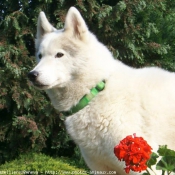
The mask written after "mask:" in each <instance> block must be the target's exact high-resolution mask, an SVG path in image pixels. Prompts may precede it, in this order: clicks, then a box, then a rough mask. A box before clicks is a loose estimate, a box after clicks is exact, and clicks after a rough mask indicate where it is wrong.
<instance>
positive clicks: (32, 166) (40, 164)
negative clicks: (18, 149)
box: [0, 153, 88, 175]
mask: <svg viewBox="0 0 175 175" xmlns="http://www.w3.org/2000/svg"><path fill="white" fill-rule="evenodd" d="M0 174H9V175H11V174H15V175H21V174H39V175H50V174H58V175H65V174H68V175H70V174H75V175H76V174H80V175H81V174H82V175H87V174H88V170H87V169H83V168H79V167H77V166H75V162H74V161H73V160H70V159H65V158H52V157H49V156H46V155H44V154H41V153H38V154H37V153H29V154H25V155H21V156H20V157H19V158H17V159H15V160H13V161H11V162H6V163H5V164H3V165H1V166H0Z"/></svg>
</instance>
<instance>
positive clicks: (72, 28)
mask: <svg viewBox="0 0 175 175" xmlns="http://www.w3.org/2000/svg"><path fill="white" fill-rule="evenodd" d="M64 30H65V32H68V33H70V34H71V35H73V36H74V37H76V38H79V39H81V40H85V39H86V38H87V35H88V27H87V25H86V23H85V21H84V19H83V18H82V16H81V14H80V12H79V11H78V10H77V9H76V8H75V7H71V8H70V9H69V11H68V13H67V16H66V20H65V26H64Z"/></svg>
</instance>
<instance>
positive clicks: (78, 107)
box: [62, 81, 105, 116]
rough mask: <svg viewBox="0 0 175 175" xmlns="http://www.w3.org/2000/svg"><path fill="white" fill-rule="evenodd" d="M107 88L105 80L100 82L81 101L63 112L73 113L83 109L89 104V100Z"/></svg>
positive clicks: (65, 113)
mask: <svg viewBox="0 0 175 175" xmlns="http://www.w3.org/2000/svg"><path fill="white" fill-rule="evenodd" d="M104 88H105V81H101V82H99V83H98V84H97V85H96V86H95V87H94V88H92V89H91V90H90V93H89V94H86V95H84V96H83V97H82V98H81V99H80V101H79V103H78V104H77V105H75V106H73V107H72V108H71V109H70V110H69V111H65V112H62V114H63V115H64V116H69V115H72V114H74V113H76V112H78V111H80V110H81V109H83V108H84V107H85V106H87V105H88V104H89V102H90V101H91V100H92V99H93V98H94V97H95V96H96V95H97V94H98V93H99V92H100V91H102V90H103V89H104Z"/></svg>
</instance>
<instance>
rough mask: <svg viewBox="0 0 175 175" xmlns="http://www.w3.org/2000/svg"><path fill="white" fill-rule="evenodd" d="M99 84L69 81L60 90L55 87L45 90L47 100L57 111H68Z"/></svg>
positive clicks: (95, 82)
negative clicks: (49, 100) (48, 99)
mask: <svg viewBox="0 0 175 175" xmlns="http://www.w3.org/2000/svg"><path fill="white" fill-rule="evenodd" d="M97 83H99V80H98V81H94V82H93V83H92V82H91V84H90V83H88V81H86V83H84V82H82V81H76V80H73V81H71V82H70V83H69V84H68V85H67V86H66V87H63V88H60V87H55V88H52V89H48V90H46V93H47V94H48V96H49V98H50V99H51V102H52V105H53V106H54V108H55V109H56V110H58V111H69V110H70V109H71V108H72V107H73V106H75V105H77V103H78V102H79V101H80V99H81V98H82V97H83V96H84V95H86V94H89V93H90V90H91V89H92V88H93V87H95V86H96V84H97Z"/></svg>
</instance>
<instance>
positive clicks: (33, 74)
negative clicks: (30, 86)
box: [28, 71, 39, 82]
mask: <svg viewBox="0 0 175 175" xmlns="http://www.w3.org/2000/svg"><path fill="white" fill-rule="evenodd" d="M38 75H39V73H38V72H37V71H31V72H29V73H28V78H29V80H30V81H33V82H34V81H36V79H37V77H38Z"/></svg>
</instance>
